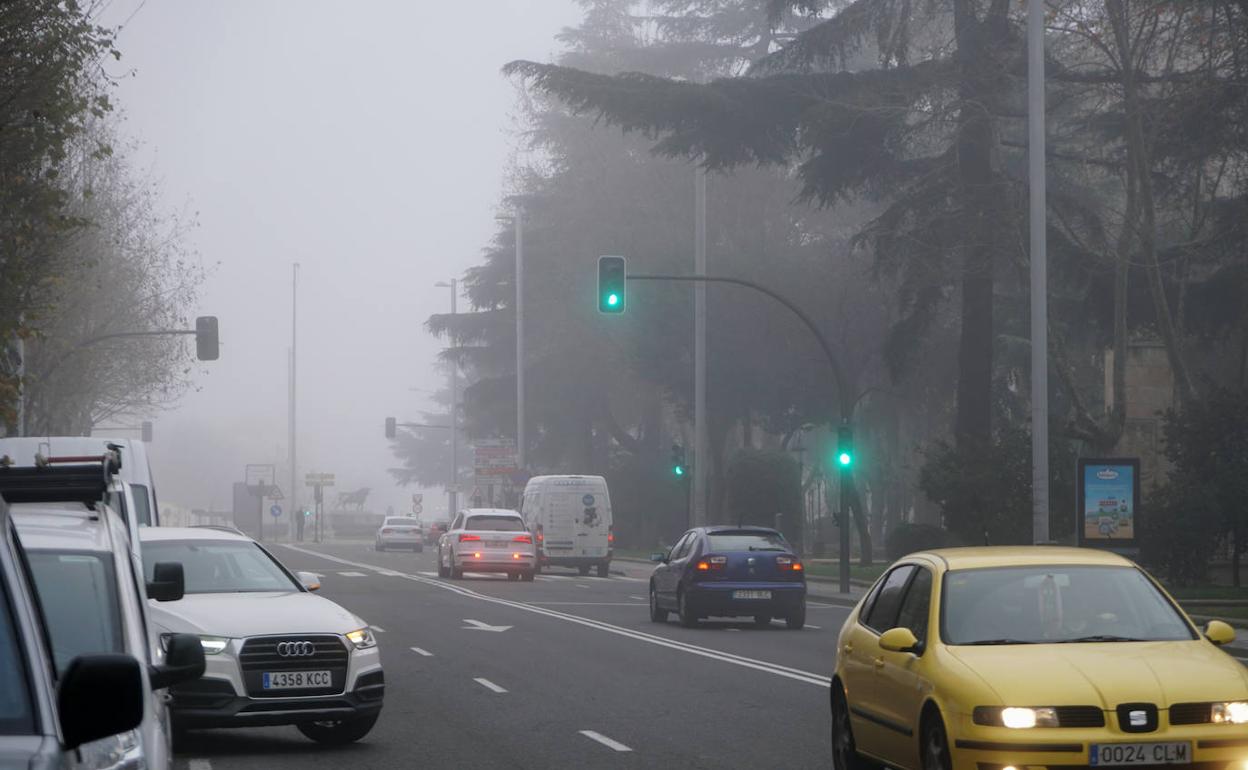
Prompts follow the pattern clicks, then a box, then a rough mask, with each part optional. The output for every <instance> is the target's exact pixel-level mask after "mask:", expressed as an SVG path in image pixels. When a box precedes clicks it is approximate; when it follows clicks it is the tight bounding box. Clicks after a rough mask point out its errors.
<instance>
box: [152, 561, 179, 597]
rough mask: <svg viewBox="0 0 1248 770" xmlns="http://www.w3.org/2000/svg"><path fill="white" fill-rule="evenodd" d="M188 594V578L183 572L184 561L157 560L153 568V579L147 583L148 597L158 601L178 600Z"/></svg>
mask: <svg viewBox="0 0 1248 770" xmlns="http://www.w3.org/2000/svg"><path fill="white" fill-rule="evenodd" d="M185 594H186V578H185V577H184V576H183V574H182V562H180V561H161V562H156V566H155V567H153V568H152V580H151V582H149V583H148V584H147V598H149V599H155V600H156V601H158V602H176V601H177V600H179V599H181V598H182V597H183V596H184V595H185Z"/></svg>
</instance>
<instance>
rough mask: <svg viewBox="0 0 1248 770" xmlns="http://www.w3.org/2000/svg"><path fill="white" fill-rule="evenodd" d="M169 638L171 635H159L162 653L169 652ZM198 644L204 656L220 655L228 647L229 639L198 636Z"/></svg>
mask: <svg viewBox="0 0 1248 770" xmlns="http://www.w3.org/2000/svg"><path fill="white" fill-rule="evenodd" d="M171 636H173V634H161V635H160V649H161V651H162V652H168V651H169V637H171ZM199 644H200V646H202V647H203V648H204V654H205V655H220V654H221V653H222V652H225V648H226V647H228V646H229V645H230V637H228V636H206V635H204V634H199Z"/></svg>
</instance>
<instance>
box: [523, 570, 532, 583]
mask: <svg viewBox="0 0 1248 770" xmlns="http://www.w3.org/2000/svg"><path fill="white" fill-rule="evenodd" d="M533 576H534V570H529V571H528V572H525V573H522V574H521V575H520V579H521V580H523V581H524V582H526V583H532V582H533Z"/></svg>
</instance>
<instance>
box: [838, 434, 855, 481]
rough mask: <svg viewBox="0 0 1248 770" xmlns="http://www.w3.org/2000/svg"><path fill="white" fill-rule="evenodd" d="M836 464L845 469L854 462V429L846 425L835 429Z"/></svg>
mask: <svg viewBox="0 0 1248 770" xmlns="http://www.w3.org/2000/svg"><path fill="white" fill-rule="evenodd" d="M836 464H837V465H839V466H840V467H841V469H842V470H846V471H848V470H849V469H850V468H851V467H853V464H854V429H853V428H851V427H849V426H848V425H842V426H841V427H839V428H837V429H836Z"/></svg>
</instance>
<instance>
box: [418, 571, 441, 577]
mask: <svg viewBox="0 0 1248 770" xmlns="http://www.w3.org/2000/svg"><path fill="white" fill-rule="evenodd" d="M416 574H417V575H424V576H425V577H437V576H438V573H436V572H417V573H416Z"/></svg>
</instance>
